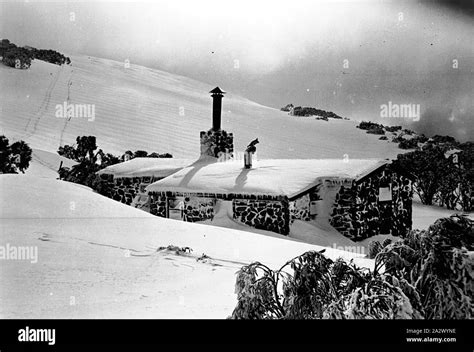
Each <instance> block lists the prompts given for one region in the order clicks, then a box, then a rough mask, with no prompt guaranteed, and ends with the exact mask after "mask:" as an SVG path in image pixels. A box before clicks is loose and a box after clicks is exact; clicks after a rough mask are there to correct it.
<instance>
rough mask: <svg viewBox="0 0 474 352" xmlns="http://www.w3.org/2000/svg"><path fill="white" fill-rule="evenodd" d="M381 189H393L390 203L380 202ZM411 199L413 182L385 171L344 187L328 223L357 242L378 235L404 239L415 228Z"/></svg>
mask: <svg viewBox="0 0 474 352" xmlns="http://www.w3.org/2000/svg"><path fill="white" fill-rule="evenodd" d="M380 188H389V189H390V194H391V199H390V200H387V201H382V200H380V199H379V191H380ZM412 195H413V191H412V184H411V181H410V180H409V179H408V178H406V177H405V176H403V175H400V174H397V173H395V172H392V171H391V170H390V169H389V168H385V169H383V170H381V171H380V172H377V173H375V174H373V175H371V176H369V177H367V178H365V179H363V180H362V181H361V182H358V183H355V182H354V183H353V184H352V187H344V186H342V187H341V188H340V190H339V192H338V193H337V195H336V199H335V204H334V207H333V210H332V213H331V218H330V220H329V222H330V224H331V225H332V226H333V227H334V228H336V229H337V230H338V231H339V232H341V233H342V234H343V235H344V236H346V237H349V238H351V239H352V240H354V241H360V240H363V239H365V238H368V237H372V236H375V235H379V234H391V235H393V236H404V235H406V234H407V233H408V232H409V231H410V230H411V226H412Z"/></svg>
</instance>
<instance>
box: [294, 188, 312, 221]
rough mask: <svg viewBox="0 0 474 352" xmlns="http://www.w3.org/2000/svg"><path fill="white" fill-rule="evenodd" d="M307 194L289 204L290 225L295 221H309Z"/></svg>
mask: <svg viewBox="0 0 474 352" xmlns="http://www.w3.org/2000/svg"><path fill="white" fill-rule="evenodd" d="M309 202H310V199H309V194H305V195H303V196H301V197H300V198H297V199H295V200H294V201H291V202H290V204H289V205H290V206H289V209H290V219H291V223H293V221H295V220H303V221H309V220H310V216H309Z"/></svg>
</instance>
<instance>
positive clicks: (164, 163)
mask: <svg viewBox="0 0 474 352" xmlns="http://www.w3.org/2000/svg"><path fill="white" fill-rule="evenodd" d="M194 161H195V160H191V159H175V158H135V159H132V160H129V161H125V162H123V163H120V164H115V165H111V166H108V167H106V168H105V169H102V170H100V171H99V172H97V173H98V174H108V175H114V177H144V176H153V177H166V176H169V175H171V174H173V173H175V172H176V171H179V170H181V169H182V168H183V167H186V166H188V165H191V164H192V163H193V162H194Z"/></svg>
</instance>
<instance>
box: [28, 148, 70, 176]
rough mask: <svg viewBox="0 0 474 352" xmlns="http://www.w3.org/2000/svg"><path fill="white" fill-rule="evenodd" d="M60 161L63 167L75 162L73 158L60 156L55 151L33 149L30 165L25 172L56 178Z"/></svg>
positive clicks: (31, 174)
mask: <svg viewBox="0 0 474 352" xmlns="http://www.w3.org/2000/svg"><path fill="white" fill-rule="evenodd" d="M61 162H62V166H63V167H71V166H73V165H75V164H76V162H75V161H74V160H71V159H68V158H65V157H63V156H60V155H58V154H57V153H52V152H47V151H45V150H41V149H33V153H32V154H31V161H30V166H29V167H28V169H26V171H25V174H26V175H28V176H37V177H46V178H58V169H59V166H60V165H61Z"/></svg>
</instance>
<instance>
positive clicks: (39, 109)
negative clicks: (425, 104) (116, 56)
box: [0, 56, 400, 159]
mask: <svg viewBox="0 0 474 352" xmlns="http://www.w3.org/2000/svg"><path fill="white" fill-rule="evenodd" d="M71 59H72V63H73V64H72V65H73V66H61V67H59V66H55V65H52V64H49V63H46V62H42V61H39V60H34V61H33V63H32V65H31V68H30V69H28V70H16V69H13V68H10V67H7V66H5V65H0V134H6V135H7V137H9V138H10V139H11V140H13V141H14V140H16V139H24V140H25V141H27V142H28V143H30V144H31V146H32V147H34V148H38V149H43V150H46V151H51V152H55V151H56V150H57V148H58V146H59V145H63V144H73V143H74V142H75V139H76V137H77V136H78V135H94V136H96V137H97V140H98V144H99V147H100V148H102V149H103V150H104V151H106V152H112V153H115V154H122V153H123V152H125V151H126V150H128V149H130V150H137V149H141V150H147V151H149V152H152V151H155V152H159V153H164V152H169V153H171V154H173V156H174V157H178V158H190V159H196V158H197V157H198V156H199V150H200V148H199V132H200V131H201V130H208V129H209V128H210V127H211V111H212V99H211V97H210V96H209V94H208V92H209V91H210V90H211V89H212V88H214V87H215V86H216V85H218V84H219V82H215V83H213V84H212V85H210V84H205V83H201V82H197V81H195V80H192V79H188V78H186V77H182V76H177V75H173V74H169V73H166V72H163V71H159V70H154V69H149V68H146V67H142V66H136V65H133V64H132V65H131V66H130V68H125V67H124V64H123V63H122V62H117V61H112V60H106V59H99V58H94V57H87V56H72V57H71ZM222 88H223V89H224V90H225V87H222ZM68 97H69V102H70V103H71V104H94V106H95V115H96V116H95V119H93V120H92V121H89V120H90V119H86V118H71V119H70V121H68V120H67V119H64V118H58V117H55V112H56V105H57V104H64V102H65V101H67V99H68ZM283 103H286V102H282V105H284V104H283ZM321 108H324V107H323V106H321ZM349 117H350V116H349ZM355 125H356V122H353V121H347V120H330V121H329V122H325V121H316V120H314V119H310V118H309V119H308V118H300V117H292V116H288V115H287V113H285V112H281V111H279V110H276V109H273V108H268V107H265V106H262V105H259V104H256V103H254V102H252V101H250V100H247V99H245V98H242V97H239V96H236V95H233V94H232V92H229V93H228V94H227V95H226V96H225V97H224V100H223V121H222V127H223V128H224V129H225V130H227V131H229V132H233V133H234V144H235V149H236V151H243V150H244V148H245V146H246V145H247V144H248V143H249V142H250V141H251V140H253V139H254V138H256V137H258V138H259V140H260V144H259V145H258V148H257V149H258V155H259V157H260V158H262V159H269V158H279V159H282V158H289V159H291V158H303V159H309V158H311V159H318V158H336V159H337V158H343V156H344V154H348V156H349V158H354V159H356V158H380V159H384V158H387V157H394V156H396V154H397V153H400V150H398V149H397V147H396V145H395V144H394V143H390V142H387V141H379V140H378V137H379V136H375V135H369V134H366V133H365V131H361V130H359V129H356V128H355ZM341 141H343V143H341Z"/></svg>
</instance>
